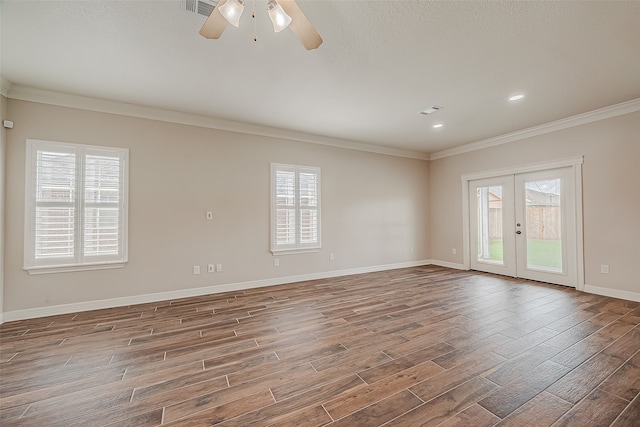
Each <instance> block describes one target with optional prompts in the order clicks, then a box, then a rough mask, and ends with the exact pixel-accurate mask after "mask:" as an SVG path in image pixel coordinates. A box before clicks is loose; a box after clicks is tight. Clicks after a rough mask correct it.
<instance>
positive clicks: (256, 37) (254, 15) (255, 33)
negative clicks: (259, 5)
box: [251, 0, 258, 42]
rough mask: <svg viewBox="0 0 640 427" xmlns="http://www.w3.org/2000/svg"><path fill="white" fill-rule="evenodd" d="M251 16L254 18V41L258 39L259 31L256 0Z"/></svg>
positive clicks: (254, 0)
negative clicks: (257, 28) (257, 27)
mask: <svg viewBox="0 0 640 427" xmlns="http://www.w3.org/2000/svg"><path fill="white" fill-rule="evenodd" d="M251 17H252V18H253V41H254V42H257V41H258V35H257V33H258V31H257V30H256V0H253V10H252V11H251Z"/></svg>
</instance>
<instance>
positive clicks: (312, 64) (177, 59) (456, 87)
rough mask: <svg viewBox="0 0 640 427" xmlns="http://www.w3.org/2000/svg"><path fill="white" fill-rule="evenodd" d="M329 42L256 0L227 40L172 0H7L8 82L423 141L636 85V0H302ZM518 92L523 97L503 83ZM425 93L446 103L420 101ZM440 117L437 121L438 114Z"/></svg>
mask: <svg viewBox="0 0 640 427" xmlns="http://www.w3.org/2000/svg"><path fill="white" fill-rule="evenodd" d="M298 4H299V5H300V7H301V8H302V10H303V11H304V13H305V14H306V16H307V17H308V18H309V20H310V21H311V22H312V23H313V25H314V26H315V28H316V29H317V30H318V32H319V33H320V34H321V35H322V37H323V39H324V43H323V44H322V45H321V46H320V47H319V48H318V49H317V50H314V51H306V50H305V49H304V48H303V47H302V45H301V43H300V42H299V41H298V40H297V39H296V38H295V36H294V35H293V33H292V32H291V31H290V30H288V29H287V30H285V31H283V32H281V33H278V34H276V33H273V30H272V29H271V23H270V21H269V18H268V16H267V14H266V12H264V9H265V7H266V1H263V0H257V1H256V2H255V7H256V20H255V31H256V34H257V36H258V41H257V42H254V41H253V34H254V23H253V22H252V19H251V13H250V12H251V8H252V1H251V0H247V7H246V10H245V14H244V15H243V17H242V19H241V24H240V27H239V28H234V27H232V26H227V29H226V31H225V33H224V34H223V35H222V37H221V38H220V39H219V40H206V39H204V38H202V37H201V36H200V35H199V34H198V31H199V29H200V27H201V26H202V24H203V23H204V21H205V17H204V16H201V15H197V14H192V13H189V12H186V11H184V10H183V6H182V2H181V1H178V0H174V1H171V0H167V1H122V2H119V1H25V0H20V1H11V0H8V1H7V0H5V1H4V2H2V6H0V7H1V11H0V13H1V20H2V21H1V24H2V27H1V32H2V33H1V35H2V46H1V48H2V50H1V52H0V53H1V60H2V63H1V70H0V72H1V74H2V77H3V78H4V79H6V80H8V81H9V82H11V83H12V84H13V85H20V86H28V87H34V88H40V89H45V90H50V91H56V92H62V93H67V94H74V95H82V96H88V97H95V98H101V99H106V100H112V101H118V102H124V103H129V104H136V105H143V106H150V107H156V108H161V109H166V110H172V111H179V112H185V113H193V114H198V115H203V116H208V117H213V118H217V119H223V120H234V121H240V122H246V123H250V124H254V125H261V126H270V127H275V128H281V129H287V130H292V131H297V132H305V133H310V134H315V135H321V136H326V137H332V138H339V139H344V140H349V141H357V142H364V143H368V144H375V145H380V146H388V147H393V148H398V149H403V150H412V151H417V152H425V153H428V152H433V151H438V150H443V149H447V148H452V147H456V146H460V145H463V144H467V143H470V142H474V141H479V140H483V139H486V138H492V137H496V136H499V135H503V134H507V133H510V132H515V131H518V130H521V129H525V128H528V127H532V126H536V125H541V124H544V123H548V122H551V121H554V120H559V119H562V118H566V117H569V116H573V115H576V114H580V113H585V112H588V111H592V110H595V109H598V108H602V107H606V106H610V105H613V104H618V103H621V102H625V101H629V100H633V99H636V98H640V25H639V24H638V23H639V22H640V1H630V2H624V1H604V2H598V1H588V2H587V1H584V2H582V1H565V2H560V1H557V2H555V1H554V2H550V1H549V2H547V1H544V2H542V1H540V2H497V1H495V2H494V1H491V2H480V1H473V2H461V1H455V2H454V1H439V2H430V1H410V0H403V1H343V0H323V1H305V0H298ZM515 92H523V93H525V94H526V98H525V99H524V100H523V101H520V102H518V103H510V102H508V101H507V98H508V96H509V95H511V94H512V93H515ZM432 104H437V105H440V106H443V107H444V109H443V110H441V111H439V112H438V113H436V114H434V115H433V116H424V115H420V114H418V112H419V111H421V110H423V109H425V108H427V107H429V106H430V105H432ZM435 122H442V123H444V126H443V127H442V128H441V129H433V128H432V127H431V126H432V124H434V123H435Z"/></svg>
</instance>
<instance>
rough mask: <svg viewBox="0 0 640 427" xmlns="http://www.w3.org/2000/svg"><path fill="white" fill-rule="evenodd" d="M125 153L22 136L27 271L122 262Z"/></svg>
mask: <svg viewBox="0 0 640 427" xmlns="http://www.w3.org/2000/svg"><path fill="white" fill-rule="evenodd" d="M128 158H129V151H128V150H126V149H121V148H108V147H94V146H89V145H77V144H66V143H59V142H47V141H36V140H27V155H26V160H27V164H26V196H25V203H26V206H25V213H26V220H25V245H24V247H25V253H24V268H25V269H26V270H28V271H29V272H30V273H31V274H35V273H43V272H55V271H72V270H79V269H90V268H108V267H121V266H122V264H124V263H125V262H126V261H127V198H128V197H127V186H128V185H127V181H128V173H129V171H128Z"/></svg>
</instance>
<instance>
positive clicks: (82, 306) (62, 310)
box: [0, 260, 455, 323]
mask: <svg viewBox="0 0 640 427" xmlns="http://www.w3.org/2000/svg"><path fill="white" fill-rule="evenodd" d="M429 264H436V263H435V262H431V261H430V260H420V261H409V262H401V263H396V264H385V265H375V266H371V267H358V268H349V269H345V270H334V271H323V272H320V273H310V274H301V275H297V276H288V277H274V278H271V279H263V280H251V281H248V282H237V283H229V284H224V285H215V286H206V287H203V288H191V289H181V290H177V291H169V292H158V293H152V294H144V295H134V296H130V297H121V298H109V299H103V300H95V301H86V302H78V303H72V304H62V305H54V306H49V307H38V308H28V309H24V310H14V311H7V312H5V313H4V319H3V321H4V322H13V321H16V320H24V319H33V318H36V317H45V316H56V315H59V314H68V313H77V312H80V311H88V310H99V309H103V308H113V307H122V306H129V305H135V304H145V303H149V302H155V301H167V300H174V299H179V298H188V297H194V296H200V295H208V294H216V293H221V292H229V291H240V290H244V289H252V288H261V287H265V286H273V285H283V284H286V283H295V282H304V281H307V280H318V279H328V278H331V277H339V276H351V275H354V274H362V273H373V272H376V271H385V270H395V269H398V268H408V267H418V266H422V265H429ZM437 265H440V264H437ZM454 268H455V267H454ZM0 323H2V322H1V321H0Z"/></svg>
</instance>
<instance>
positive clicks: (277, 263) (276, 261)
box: [273, 258, 280, 267]
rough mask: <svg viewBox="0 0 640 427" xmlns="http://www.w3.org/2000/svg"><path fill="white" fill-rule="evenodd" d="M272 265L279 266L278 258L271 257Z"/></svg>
mask: <svg viewBox="0 0 640 427" xmlns="http://www.w3.org/2000/svg"><path fill="white" fill-rule="evenodd" d="M273 266H274V267H280V258H274V259H273Z"/></svg>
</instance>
